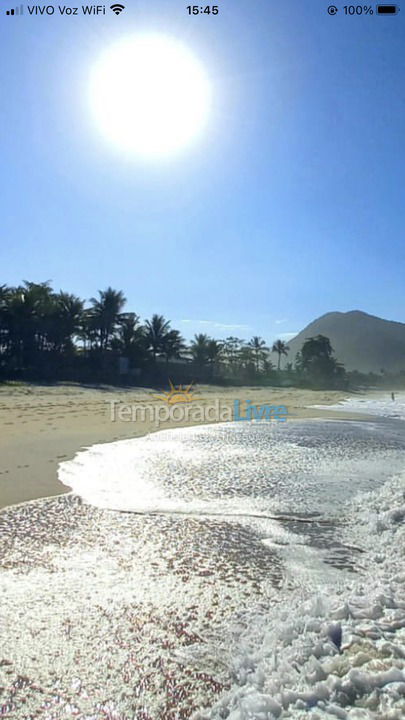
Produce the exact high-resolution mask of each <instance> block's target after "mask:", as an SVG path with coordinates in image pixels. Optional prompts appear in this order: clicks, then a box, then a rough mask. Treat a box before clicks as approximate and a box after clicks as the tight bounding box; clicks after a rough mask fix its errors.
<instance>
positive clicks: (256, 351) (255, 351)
mask: <svg viewBox="0 0 405 720" xmlns="http://www.w3.org/2000/svg"><path fill="white" fill-rule="evenodd" d="M248 347H249V348H251V350H252V355H253V358H254V363H255V369H256V372H257V373H258V372H259V370H260V366H261V364H262V363H263V360H264V359H265V358H266V356H267V353H268V351H269V348H268V347H267V346H266V342H265V340H263V339H262V338H261V337H258V336H257V335H254V336H253V337H252V339H251V340H250V341H249V342H248Z"/></svg>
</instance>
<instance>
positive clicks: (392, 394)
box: [391, 392, 395, 400]
mask: <svg viewBox="0 0 405 720" xmlns="http://www.w3.org/2000/svg"><path fill="white" fill-rule="evenodd" d="M391 400H395V393H393V392H392V393H391Z"/></svg>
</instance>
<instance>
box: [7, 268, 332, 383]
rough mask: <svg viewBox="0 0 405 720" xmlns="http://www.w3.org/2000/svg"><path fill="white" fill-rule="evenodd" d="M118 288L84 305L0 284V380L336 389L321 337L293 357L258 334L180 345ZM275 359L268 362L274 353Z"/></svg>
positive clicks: (174, 333) (44, 289)
mask: <svg viewBox="0 0 405 720" xmlns="http://www.w3.org/2000/svg"><path fill="white" fill-rule="evenodd" d="M125 305H126V298H125V296H124V294H123V292H122V291H121V290H114V289H113V288H111V287H108V288H107V289H106V290H99V291H98V296H97V297H93V298H91V299H90V300H89V302H88V303H86V302H85V301H84V300H83V299H81V298H79V297H77V296H76V295H74V294H71V293H67V292H64V291H62V290H61V291H59V292H55V291H54V290H53V288H52V287H51V284H50V282H42V283H34V282H28V281H25V282H24V283H23V284H22V285H19V286H17V287H10V286H7V285H2V286H0V378H2V379H24V380H48V381H54V380H76V381H87V382H116V381H118V380H119V379H120V377H121V380H123V379H124V380H125V381H126V382H132V383H133V384H139V383H150V384H155V383H158V382H164V381H167V379H168V377H169V376H170V377H171V378H172V379H174V380H175V381H179V382H185V381H187V380H195V381H196V382H198V381H200V382H224V383H226V382H229V383H235V382H236V383H244V382H250V383H258V384H300V383H301V384H309V385H315V386H316V385H319V386H325V387H326V386H327V387H340V386H343V384H344V382H345V371H344V368H343V366H342V365H340V364H339V363H338V362H337V361H336V360H335V358H334V357H333V349H332V347H331V344H330V341H329V339H328V338H326V337H324V336H321V335H320V336H317V337H316V338H309V339H308V340H307V341H306V342H305V343H304V345H303V347H302V350H301V351H300V353H298V354H297V356H296V358H295V359H294V360H293V361H291V360H289V359H288V360H289V361H287V360H286V361H285V362H284V367H283V368H282V367H281V366H282V359H283V358H286V359H287V357H288V353H289V347H288V345H287V344H286V343H285V342H284V341H283V340H277V341H276V342H275V343H273V344H272V345H271V347H270V346H268V345H267V344H266V342H265V340H263V338H261V337H259V336H253V337H252V338H251V339H250V340H249V341H245V340H242V339H240V338H237V337H228V338H226V339H225V340H217V339H215V338H212V337H210V336H208V335H207V334H205V333H199V334H196V335H195V336H194V338H193V340H192V341H191V342H189V343H186V341H185V340H184V338H183V337H182V335H181V333H180V332H179V330H176V329H175V328H173V327H172V326H171V323H170V321H169V320H167V319H166V318H164V317H163V316H162V315H158V314H155V315H153V316H152V317H151V319H149V320H145V321H144V322H142V321H141V319H140V317H139V316H138V315H137V314H136V313H135V312H127V311H125V310H124V308H125ZM271 353H273V357H274V354H275V356H276V358H277V360H276V362H275V363H273V362H272V359H271V357H272V355H271Z"/></svg>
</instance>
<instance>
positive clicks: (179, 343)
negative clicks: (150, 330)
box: [161, 330, 186, 368]
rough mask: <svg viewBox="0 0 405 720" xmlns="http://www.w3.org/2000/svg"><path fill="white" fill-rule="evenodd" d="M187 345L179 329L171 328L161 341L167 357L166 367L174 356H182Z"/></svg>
mask: <svg viewBox="0 0 405 720" xmlns="http://www.w3.org/2000/svg"><path fill="white" fill-rule="evenodd" d="M185 348H186V346H185V344H184V340H183V338H182V336H181V335H180V332H179V331H178V330H169V331H168V332H167V333H166V335H165V336H164V337H163V339H162V342H161V352H162V355H164V357H165V358H166V368H167V366H168V364H169V361H170V360H171V359H172V358H180V357H181V354H182V352H183V350H185Z"/></svg>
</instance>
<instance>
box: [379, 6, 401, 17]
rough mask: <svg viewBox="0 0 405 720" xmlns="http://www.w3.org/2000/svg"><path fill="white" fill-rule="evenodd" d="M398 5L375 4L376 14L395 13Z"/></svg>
mask: <svg viewBox="0 0 405 720" xmlns="http://www.w3.org/2000/svg"><path fill="white" fill-rule="evenodd" d="M398 10H399V8H398V5H377V15H396V14H397V12H398Z"/></svg>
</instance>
